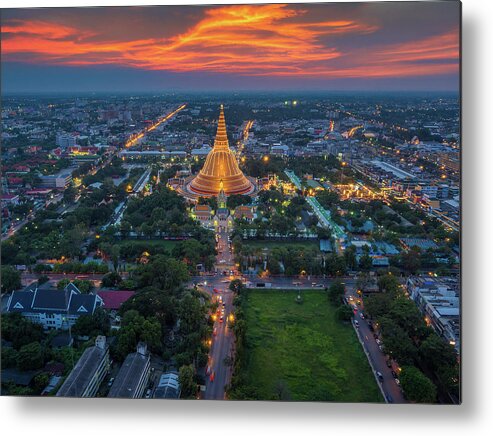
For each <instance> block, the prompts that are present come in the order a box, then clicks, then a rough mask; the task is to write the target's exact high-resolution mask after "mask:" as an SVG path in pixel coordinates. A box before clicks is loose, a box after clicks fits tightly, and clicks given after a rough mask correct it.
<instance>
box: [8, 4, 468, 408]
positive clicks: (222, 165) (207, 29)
mask: <svg viewBox="0 0 493 436" xmlns="http://www.w3.org/2000/svg"><path fill="white" fill-rule="evenodd" d="M460 20H461V8H460V3H459V2H453V1H448V2H395V3H394V2H382V3H380V2H367V3H365V2H363V3H313V4H310V3H300V4H241V5H234V4H233V5H210V6H207V5H205V6H204V5H202V6H196V5H195V6H194V5H190V6H156V7H101V8H45V9H43V8H42V9H2V15H1V35H2V45H1V67H2V90H1V92H2V95H1V97H2V108H1V116H2V175H1V181H2V209H1V210H2V243H1V292H2V317H1V322H2V332H1V334H2V348H1V357H2V370H1V392H2V395H11V396H15V395H28V396H56V397H107V398H134V399H147V400H151V399H197V400H268V401H327V402H352V403H355V402H367V403H389V404H390V403H428V404H433V403H441V404H459V403H460V401H461V397H460V380H459V378H460V360H461V353H460V351H461V339H460V338H461V334H460V333H461V332H460V325H461V324H460V301H461V291H460V209H461V204H460V171H461V166H460V150H461V136H460V86H459V85H460V25H461V22H460Z"/></svg>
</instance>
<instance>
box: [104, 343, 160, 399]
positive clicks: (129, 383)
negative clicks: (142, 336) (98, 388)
mask: <svg viewBox="0 0 493 436" xmlns="http://www.w3.org/2000/svg"><path fill="white" fill-rule="evenodd" d="M149 373H150V355H149V353H148V352H147V345H146V344H145V343H143V342H139V344H138V345H137V351H136V352H135V353H131V354H129V355H128V356H127V357H126V358H125V361H124V362H123V365H122V366H121V368H120V371H119V372H118V374H117V375H116V377H115V380H114V382H113V385H112V386H111V389H110V392H109V394H108V398H142V395H143V393H144V390H145V388H146V386H147V383H148V381H149Z"/></svg>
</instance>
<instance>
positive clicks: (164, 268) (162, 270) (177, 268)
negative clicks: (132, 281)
mask: <svg viewBox="0 0 493 436" xmlns="http://www.w3.org/2000/svg"><path fill="white" fill-rule="evenodd" d="M136 275H137V276H138V277H139V285H140V286H141V287H146V286H156V287H158V288H161V289H164V290H176V289H177V288H178V287H179V286H180V285H182V284H183V283H184V282H186V281H187V280H188V278H189V275H188V270H187V265H186V264H185V263H184V262H181V261H179V260H176V259H171V258H168V257H167V256H164V255H161V254H160V255H157V256H154V258H152V259H151V261H150V262H149V263H148V264H146V265H142V266H140V267H139V268H138V269H137V271H136Z"/></svg>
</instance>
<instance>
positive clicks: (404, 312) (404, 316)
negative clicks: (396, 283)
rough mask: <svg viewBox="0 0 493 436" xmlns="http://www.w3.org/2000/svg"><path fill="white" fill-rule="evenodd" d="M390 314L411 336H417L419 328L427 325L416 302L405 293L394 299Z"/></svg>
mask: <svg viewBox="0 0 493 436" xmlns="http://www.w3.org/2000/svg"><path fill="white" fill-rule="evenodd" d="M389 316H390V317H391V318H392V319H393V320H394V321H395V322H396V323H397V324H399V325H400V326H401V327H402V328H403V329H404V330H405V332H406V333H407V334H408V335H409V336H410V337H416V336H417V332H418V329H420V328H421V327H423V326H424V325H425V322H424V320H423V318H422V316H421V313H420V312H419V309H418V308H417V307H416V304H415V303H414V302H413V301H412V300H410V299H408V298H406V297H404V296H403V295H401V296H399V297H398V298H396V299H394V301H392V303H391V304H390V311H389Z"/></svg>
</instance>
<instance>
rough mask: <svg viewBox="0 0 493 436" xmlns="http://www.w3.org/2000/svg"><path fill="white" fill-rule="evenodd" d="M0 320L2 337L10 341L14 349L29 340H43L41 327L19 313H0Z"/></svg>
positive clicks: (27, 342)
mask: <svg viewBox="0 0 493 436" xmlns="http://www.w3.org/2000/svg"><path fill="white" fill-rule="evenodd" d="M1 321H2V339H5V340H6V341H10V342H12V346H13V347H14V348H15V349H16V350H18V349H19V348H21V347H22V346H23V345H27V344H29V343H31V342H41V341H42V340H43V337H44V333H43V327H42V326H41V325H40V324H34V323H33V322H32V321H30V320H28V319H27V318H24V317H23V316H22V315H21V314H20V313H6V314H2V317H1Z"/></svg>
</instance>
